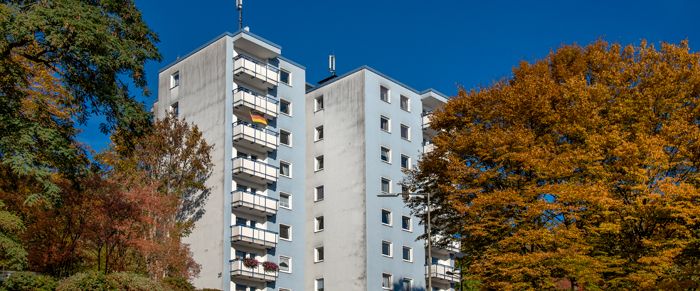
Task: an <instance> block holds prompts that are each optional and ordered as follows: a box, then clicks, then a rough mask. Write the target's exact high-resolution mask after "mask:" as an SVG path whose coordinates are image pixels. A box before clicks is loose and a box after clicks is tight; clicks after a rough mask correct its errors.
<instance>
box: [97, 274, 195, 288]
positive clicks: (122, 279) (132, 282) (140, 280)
mask: <svg viewBox="0 0 700 291" xmlns="http://www.w3.org/2000/svg"><path fill="white" fill-rule="evenodd" d="M107 281H108V282H109V283H110V286H111V287H114V288H115V289H116V290H126V291H161V290H165V288H163V285H161V284H160V283H158V282H156V281H153V280H151V279H149V278H147V277H145V276H142V275H139V274H135V273H126V272H120V273H112V274H109V275H107ZM193 289H194V288H193ZM178 290H183V291H184V290H189V289H178Z"/></svg>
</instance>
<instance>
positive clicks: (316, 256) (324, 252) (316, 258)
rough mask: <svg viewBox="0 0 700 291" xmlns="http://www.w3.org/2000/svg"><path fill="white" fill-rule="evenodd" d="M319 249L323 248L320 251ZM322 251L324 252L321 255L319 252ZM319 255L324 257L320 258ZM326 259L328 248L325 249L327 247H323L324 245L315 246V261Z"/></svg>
mask: <svg viewBox="0 0 700 291" xmlns="http://www.w3.org/2000/svg"><path fill="white" fill-rule="evenodd" d="M319 250H321V251H320V252H319ZM321 253H322V255H321V256H319V254H321ZM319 257H322V258H320V259H319ZM325 259H326V250H325V248H323V246H320V247H315V248H314V263H320V262H323V260H325Z"/></svg>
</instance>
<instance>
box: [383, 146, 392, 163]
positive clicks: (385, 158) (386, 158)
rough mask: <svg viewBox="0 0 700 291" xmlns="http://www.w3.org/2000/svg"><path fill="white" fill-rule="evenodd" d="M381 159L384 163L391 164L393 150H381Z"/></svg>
mask: <svg viewBox="0 0 700 291" xmlns="http://www.w3.org/2000/svg"><path fill="white" fill-rule="evenodd" d="M380 151H381V154H380V158H381V159H382V161H383V162H387V163H391V150H390V149H388V148H385V147H381V148H380Z"/></svg>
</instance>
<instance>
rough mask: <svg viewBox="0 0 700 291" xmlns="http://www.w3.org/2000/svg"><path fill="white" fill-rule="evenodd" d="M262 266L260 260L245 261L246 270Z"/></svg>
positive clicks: (247, 259) (246, 259) (250, 259)
mask: <svg viewBox="0 0 700 291" xmlns="http://www.w3.org/2000/svg"><path fill="white" fill-rule="evenodd" d="M259 264H260V262H258V260H256V259H253V258H245V259H243V266H246V268H251V269H252V268H255V267H257V266H258V265H259Z"/></svg>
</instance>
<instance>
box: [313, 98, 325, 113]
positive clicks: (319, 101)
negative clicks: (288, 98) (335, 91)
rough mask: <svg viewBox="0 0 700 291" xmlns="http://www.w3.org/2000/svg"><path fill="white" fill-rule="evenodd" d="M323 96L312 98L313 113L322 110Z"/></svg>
mask: <svg viewBox="0 0 700 291" xmlns="http://www.w3.org/2000/svg"><path fill="white" fill-rule="evenodd" d="M323 108H324V107H323V95H321V96H318V97H316V98H314V112H316V111H319V110H323Z"/></svg>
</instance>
